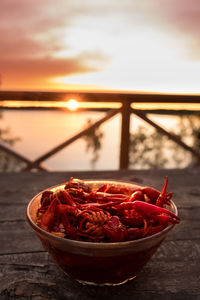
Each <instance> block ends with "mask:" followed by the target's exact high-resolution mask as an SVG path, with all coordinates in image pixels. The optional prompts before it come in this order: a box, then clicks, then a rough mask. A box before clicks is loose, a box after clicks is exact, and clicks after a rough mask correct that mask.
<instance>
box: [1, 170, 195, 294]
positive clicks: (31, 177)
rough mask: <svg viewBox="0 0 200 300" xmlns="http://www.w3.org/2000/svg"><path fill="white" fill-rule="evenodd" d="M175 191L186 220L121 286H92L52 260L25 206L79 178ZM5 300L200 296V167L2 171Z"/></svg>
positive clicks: (3, 284) (181, 216)
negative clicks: (45, 191) (46, 191)
mask: <svg viewBox="0 0 200 300" xmlns="http://www.w3.org/2000/svg"><path fill="white" fill-rule="evenodd" d="M166 175H168V176H169V189H170V191H172V192H173V200H174V202H175V203H176V204H177V206H178V209H179V216H180V218H181V220H182V221H181V223H180V224H179V225H177V226H175V227H174V228H173V230H172V231H171V232H170V233H169V235H168V237H167V239H166V240H165V241H164V242H163V244H162V245H161V247H160V248H159V250H158V251H157V252H156V254H155V255H154V256H153V257H152V259H151V260H150V261H149V262H148V264H147V265H146V266H145V267H144V268H143V270H142V271H141V273H140V274H139V275H138V277H137V278H136V279H135V280H133V281H130V282H128V283H126V284H124V285H121V286H117V287H96V286H86V285H81V284H79V283H77V282H76V281H74V280H72V279H70V278H68V277H67V276H66V275H64V274H63V273H62V271H61V270H60V269H59V268H58V267H57V266H56V265H55V264H54V263H53V262H52V261H51V259H50V258H49V256H48V254H47V253H46V252H45V251H44V250H43V248H42V246H41V244H40V242H39V240H38V239H37V238H36V236H35V234H34V232H33V231H32V229H31V228H30V227H29V225H28V223H27V221H26V218H25V210H26V206H27V204H28V202H29V201H30V199H31V198H32V197H33V196H34V195H35V194H36V193H38V192H39V191H41V190H43V189H45V188H47V187H49V186H52V185H55V184H58V183H61V182H65V181H66V180H68V179H69V178H70V177H71V176H73V177H76V178H107V179H108V178H109V179H118V180H126V181H131V182H136V183H140V184H144V185H151V186H154V187H156V188H159V189H160V188H161V186H162V184H163V181H164V177H165V176H166ZM0 299H34V300H38V299H72V300H74V299H81V300H84V299H112V300H115V299H119V300H122V299H148V300H149V299H162V300H165V299H176V300H178V299H181V300H185V299H190V300H191V299H200V169H184V170H157V171H135V170H133V171H104V172H103V171H102V172H70V173H67V172H62V173H60V172H59V173H56V172H54V173H46V172H39V173H26V172H24V173H15V174H13V173H1V174H0Z"/></svg>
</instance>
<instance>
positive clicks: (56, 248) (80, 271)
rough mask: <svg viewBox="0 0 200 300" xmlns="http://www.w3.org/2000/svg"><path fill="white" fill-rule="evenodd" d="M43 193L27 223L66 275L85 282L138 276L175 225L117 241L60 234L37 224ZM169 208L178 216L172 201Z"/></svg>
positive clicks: (110, 282)
mask: <svg viewBox="0 0 200 300" xmlns="http://www.w3.org/2000/svg"><path fill="white" fill-rule="evenodd" d="M85 182H86V183H88V184H90V185H91V187H95V188H96V187H98V186H102V185H103V184H105V183H109V184H115V185H118V186H127V187H130V188H136V187H138V185H135V184H132V183H127V182H119V181H108V180H85ZM64 186H65V184H60V185H57V186H54V187H50V188H47V189H48V190H52V191H55V190H57V189H63V188H64ZM140 187H141V186H140ZM47 189H46V190H47ZM42 193H43V191H42V192H40V193H39V194H38V195H36V196H35V197H34V198H33V199H32V200H31V201H30V202H29V204H28V207H27V212H26V217H27V220H28V223H29V224H30V226H31V227H32V229H33V230H34V232H35V233H36V235H37V236H38V238H39V239H40V241H41V243H42V245H43V246H44V248H45V249H46V250H47V251H48V253H49V255H50V256H51V257H52V259H53V260H54V262H55V263H56V264H57V265H58V266H59V267H60V268H61V269H62V270H63V271H64V272H65V273H66V274H67V275H69V276H70V277H72V278H74V279H75V280H77V281H79V282H81V283H83V284H96V285H118V284H122V283H125V282H126V281H128V280H131V279H133V278H135V277H136V275H137V274H138V273H139V272H140V270H141V269H142V267H143V266H144V265H145V264H146V263H147V262H148V260H149V259H150V258H151V257H152V255H153V254H154V253H155V252H156V250H157V249H158V247H159V246H160V244H161V243H162V242H163V240H164V239H165V238H166V236H167V234H168V233H169V231H170V230H171V229H172V228H173V227H174V225H173V224H172V225H169V226H168V227H166V228H165V229H164V230H162V231H161V232H159V233H156V234H154V235H151V236H148V237H145V238H141V239H138V240H133V241H125V242H114V243H97V242H84V241H76V240H71V239H67V238H62V237H58V236H55V235H53V234H51V233H49V232H47V231H44V230H43V229H41V228H40V227H39V226H37V225H36V218H37V210H38V208H39V207H40V200H41V195H42ZM168 209H169V210H170V211H172V212H173V213H174V214H176V215H178V211H177V207H176V205H175V204H174V202H173V201H171V204H170V207H168Z"/></svg>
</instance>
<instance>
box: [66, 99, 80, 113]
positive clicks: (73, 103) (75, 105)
mask: <svg viewBox="0 0 200 300" xmlns="http://www.w3.org/2000/svg"><path fill="white" fill-rule="evenodd" d="M66 107H67V108H68V109H69V110H76V109H77V108H78V107H79V104H78V102H77V101H76V100H74V99H71V100H69V101H67V103H66Z"/></svg>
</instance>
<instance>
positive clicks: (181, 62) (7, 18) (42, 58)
mask: <svg viewBox="0 0 200 300" xmlns="http://www.w3.org/2000/svg"><path fill="white" fill-rule="evenodd" d="M199 35H200V1H199V0H190V1H188V0H101V1H99V0H84V1H83V0H59V1H55V0H42V1H35V0H1V1H0V38H1V40H0V74H1V86H0V88H1V89H3V90H12V89H18V90H41V89H43V90H60V89H70V90H72V89H81V90H83V89H97V90H99V89H106V90H108V89H110V90H116V89H117V90H129V91H155V92H160V91H161V92H177V93H179V92H180V93H184V92H186V93H199V92H200V86H199V79H200V36H199Z"/></svg>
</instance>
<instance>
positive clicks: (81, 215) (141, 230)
mask: <svg viewBox="0 0 200 300" xmlns="http://www.w3.org/2000/svg"><path fill="white" fill-rule="evenodd" d="M167 185H168V177H166V179H165V182H164V185H163V188H162V190H161V192H160V191H158V190H156V189H155V188H152V187H149V186H146V187H136V188H129V187H127V186H125V187H123V186H117V185H116V186H115V185H109V184H107V183H106V184H103V185H102V186H100V187H99V188H98V189H96V190H92V189H91V187H90V185H89V184H87V183H86V182H84V181H83V180H79V179H73V178H70V180H69V181H68V182H67V183H66V184H65V186H64V189H59V188H58V189H57V190H55V191H54V192H52V191H48V190H47V191H45V192H43V193H42V196H41V207H40V208H39V210H38V220H37V224H38V225H39V226H40V227H41V228H42V229H44V230H46V231H49V232H51V233H53V234H57V235H59V236H64V237H67V238H70V239H75V240H83V241H93V242H123V241H128V240H134V239H139V238H143V237H146V236H149V235H152V234H155V233H157V232H159V231H162V230H163V229H164V228H166V227H167V226H168V225H170V224H178V223H179V222H180V219H179V217H178V216H177V215H175V214H174V213H172V212H171V211H169V210H168V209H167V205H170V200H171V197H172V193H167Z"/></svg>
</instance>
